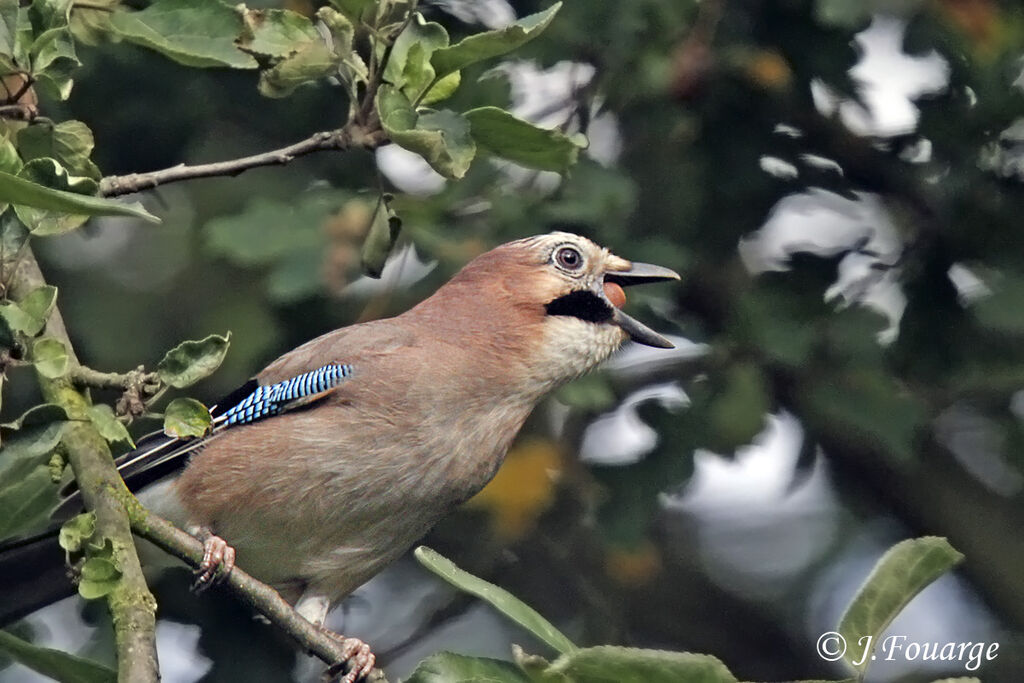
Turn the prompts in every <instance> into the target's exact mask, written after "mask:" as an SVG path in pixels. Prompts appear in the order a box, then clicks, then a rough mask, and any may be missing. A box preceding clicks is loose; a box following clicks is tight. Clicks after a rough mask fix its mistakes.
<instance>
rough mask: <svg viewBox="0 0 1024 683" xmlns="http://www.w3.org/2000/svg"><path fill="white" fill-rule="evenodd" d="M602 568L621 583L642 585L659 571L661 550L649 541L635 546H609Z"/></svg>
mask: <svg viewBox="0 0 1024 683" xmlns="http://www.w3.org/2000/svg"><path fill="white" fill-rule="evenodd" d="M604 568H605V571H606V572H607V573H608V576H610V577H611V578H613V579H615V580H616V581H618V582H619V583H621V584H623V585H626V586H638V585H642V584H645V583H647V582H648V581H650V580H651V579H653V578H654V577H656V576H657V575H658V574H660V573H661V570H662V569H663V566H662V563H661V552H660V551H659V550H658V548H657V547H656V546H655V545H654V544H653V543H651V542H650V541H644V543H643V544H641V545H639V546H637V547H636V548H617V547H609V548H608V550H607V554H606V555H605V558H604Z"/></svg>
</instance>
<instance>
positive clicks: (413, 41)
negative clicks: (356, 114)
mask: <svg viewBox="0 0 1024 683" xmlns="http://www.w3.org/2000/svg"><path fill="white" fill-rule="evenodd" d="M443 47H448V31H446V30H445V28H444V27H443V26H441V24H438V23H436V22H433V21H429V22H428V21H427V20H426V19H424V18H423V15H422V14H420V13H419V12H416V13H414V14H413V20H412V21H411V22H409V25H408V26H406V27H405V30H403V31H402V33H401V34H400V35H399V36H398V38H396V39H395V43H394V45H393V46H392V48H391V56H390V57H388V63H387V65H386V66H385V68H384V81H385V82H386V83H390V84H391V85H393V86H394V87H396V88H398V89H399V90H400V91H401V92H402V94H404V95H405V96H406V97H408V98H409V100H410V101H411V102H416V101H417V100H418V98H419V96H420V95H421V94H422V93H423V91H424V90H426V89H427V88H428V87H430V85H431V84H432V83H433V82H434V67H433V66H432V65H431V63H430V56H431V55H432V54H434V51H436V50H438V49H440V48H443ZM435 101H438V100H436V99H435Z"/></svg>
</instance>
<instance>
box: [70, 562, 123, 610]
mask: <svg viewBox="0 0 1024 683" xmlns="http://www.w3.org/2000/svg"><path fill="white" fill-rule="evenodd" d="M120 580H121V570H120V569H118V568H117V565H116V564H115V563H114V562H113V560H110V559H107V558H105V557H90V558H88V559H87V560H86V561H85V564H83V565H82V576H81V579H80V580H79V582H78V594H79V595H81V596H82V597H83V598H85V599H86V600H97V599H99V598H102V597H103V596H105V595H107V594H108V593H110V591H112V590H114V589H115V588H117V583H118V581H120Z"/></svg>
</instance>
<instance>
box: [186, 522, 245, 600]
mask: <svg viewBox="0 0 1024 683" xmlns="http://www.w3.org/2000/svg"><path fill="white" fill-rule="evenodd" d="M196 535H197V536H198V537H199V538H200V539H202V541H203V561H202V562H200V563H199V567H198V568H197V569H196V571H195V575H196V579H195V581H194V582H193V583H192V590H193V591H194V592H196V593H202V592H203V591H205V590H206V589H207V588H209V587H210V586H214V585H216V584H218V583H220V582H221V581H223V580H224V579H226V578H227V576H228V574H230V573H231V570H232V569H234V568H235V549H234V548H232V547H231V546H230V545H228V544H227V541H225V540H224V539H223V538H221V537H220V536H215V535H214V534H213V533H212V532H211V531H210V530H208V529H200V530H199V533H198V534H196Z"/></svg>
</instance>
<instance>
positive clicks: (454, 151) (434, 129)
mask: <svg viewBox="0 0 1024 683" xmlns="http://www.w3.org/2000/svg"><path fill="white" fill-rule="evenodd" d="M377 113H378V114H379V115H380V121H381V127H383V128H384V131H385V132H386V133H387V134H388V137H389V138H390V139H391V141H392V142H394V143H395V144H397V145H398V146H399V147H404V148H405V149H407V150H409V151H410V152H415V153H416V154H419V155H420V156H421V157H423V158H424V159H425V160H426V162H427V163H428V164H430V166H431V168H433V169H434V170H435V171H437V172H438V173H440V174H441V175H443V176H444V177H446V178H461V177H463V176H464V175H465V174H466V171H467V170H468V169H469V164H470V162H472V161H473V156H474V155H475V154H476V145H475V144H474V142H473V138H472V137H471V135H470V129H469V121H467V120H466V118H465V117H464V116H461V115H460V114H456V113H455V112H453V111H449V110H447V109H444V110H441V111H434V110H432V109H423V110H421V111H420V112H419V113H417V112H416V111H415V110H413V108H412V105H411V104H410V102H409V99H408V98H407V97H406V96H405V95H403V94H402V93H401V92H399V91H397V90H395V89H394V88H392V87H391V86H388V85H383V86H381V88H380V91H379V92H378V93H377Z"/></svg>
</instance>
